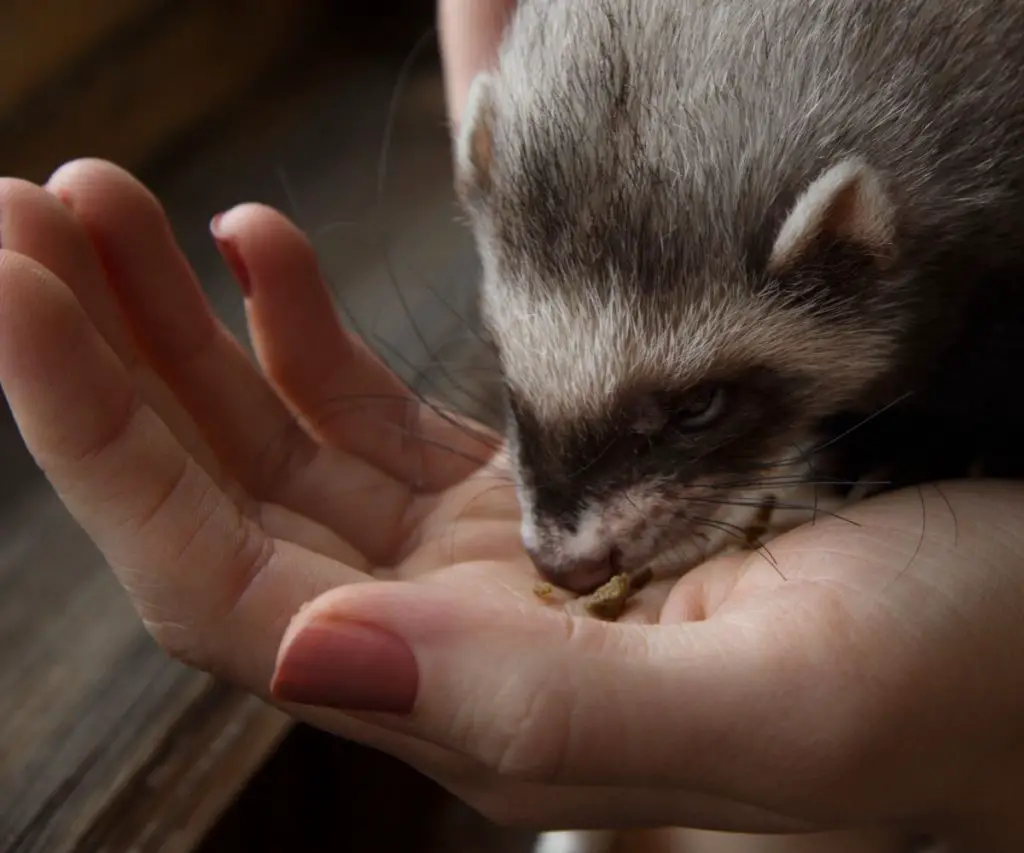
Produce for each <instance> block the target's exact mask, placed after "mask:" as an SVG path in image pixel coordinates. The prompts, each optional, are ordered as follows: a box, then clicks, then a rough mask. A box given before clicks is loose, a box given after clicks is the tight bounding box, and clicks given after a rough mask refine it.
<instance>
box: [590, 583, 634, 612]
mask: <svg viewBox="0 0 1024 853" xmlns="http://www.w3.org/2000/svg"><path fill="white" fill-rule="evenodd" d="M633 592H634V589H633V584H632V582H631V581H630V578H629V575H626V574H621V575H615V577H613V578H612V579H611V580H610V581H608V583H606V584H605V585H604V586H602V587H599V588H598V589H597V590H596V591H595V592H593V593H591V595H590V597H589V598H588V599H587V602H586V610H587V613H589V614H590V615H591V616H594V617H596V618H597V619H603V620H605V621H606V622H614V621H615V620H616V619H618V618H619V617H620V616H621V615H622V614H623V613H624V612H625V610H626V604H627V602H628V601H629V598H630V596H631V595H632V594H633Z"/></svg>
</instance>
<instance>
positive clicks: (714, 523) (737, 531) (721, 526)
mask: <svg viewBox="0 0 1024 853" xmlns="http://www.w3.org/2000/svg"><path fill="white" fill-rule="evenodd" d="M687 518H689V519H690V520H691V521H693V522H694V523H695V524H696V525H698V526H700V525H704V526H706V527H712V528H714V529H715V530H718V531H719V532H721V533H725V534H726V535H730V536H732V537H733V538H734V539H736V540H737V541H738V542H742V543H743V545H744V546H749V545H750V544H753V545H755V546H756V547H755V549H754V550H755V551H756V552H757V553H760V554H762V556H764V557H765V560H766V562H767V563H768V564H769V565H770V566H771V567H772V568H773V569H775V571H776V572H777V573H778V575H779V577H781V578H782V579H783V580H787V578H786V576H785V575H783V574H782V572H780V571H779V563H778V560H776V559H775V555H774V554H772V552H771V551H770V550H769V549H768V546H767V545H765V544H764V543H763V542H762V541H761V540H760V539H755V540H754V541H753V543H751V541H750V535H749V533H748V531H746V530H744V529H743V528H742V527H740V526H738V525H736V524H731V523H730V522H728V521H721V520H720V519H711V518H704V517H702V516H699V515H688V516H687ZM762 552H763V553H762Z"/></svg>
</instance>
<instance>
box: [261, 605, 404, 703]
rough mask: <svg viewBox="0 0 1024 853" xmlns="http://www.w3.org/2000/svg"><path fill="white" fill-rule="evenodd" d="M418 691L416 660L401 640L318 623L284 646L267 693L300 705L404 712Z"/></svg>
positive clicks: (357, 626)
mask: <svg viewBox="0 0 1024 853" xmlns="http://www.w3.org/2000/svg"><path fill="white" fill-rule="evenodd" d="M418 688H419V670H418V667H417V665H416V658H415V657H414V655H413V653H412V650H411V649H410V648H409V646H408V645H406V643H405V642H404V641H403V640H402V639H400V638H399V637H396V636H395V635H394V634H392V633H390V632H388V631H384V630H382V629H380V628H376V627H374V626H372V625H364V624H361V623H356V622H342V621H335V620H330V619H321V620H317V621H313V622H311V623H310V624H309V625H307V626H306V627H305V628H303V629H302V630H301V631H300V632H299V633H298V634H297V635H296V636H295V637H294V638H293V639H292V640H291V642H290V643H289V644H288V646H287V647H286V648H285V650H284V652H283V654H282V656H281V660H280V662H279V663H278V666H277V672H275V673H274V680H273V683H272V685H271V693H272V695H273V696H274V697H275V698H277V699H279V700H281V701H283V702H294V703H296V704H300V705H318V706H321V707H330V708H337V709H339V710H343V711H378V712H385V713H392V714H407V713H409V712H410V711H411V710H412V708H413V706H414V704H415V702H416V693H417V690H418Z"/></svg>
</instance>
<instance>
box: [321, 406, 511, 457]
mask: <svg viewBox="0 0 1024 853" xmlns="http://www.w3.org/2000/svg"><path fill="white" fill-rule="evenodd" d="M355 396H356V397H363V396H365V397H366V398H368V400H369V402H374V401H375V395H372V394H367V395H355ZM376 399H377V400H379V401H381V402H386V401H391V400H394V401H395V402H399V401H402V402H407V403H410V404H413V405H422V402H421V401H419V400H416V399H409V398H403V397H399V396H397V395H387V394H381V395H379V396H378V397H377V398H376ZM350 403H353V404H354V405H349V404H350ZM360 405H365V403H364V402H363V401H361V400H353V399H351V398H349V397H348V396H347V395H346V396H345V397H344V398H341V399H339V400H338V401H336V402H335V401H332V400H327V401H326V402H325V403H324V408H323V413H322V415H320V416H318V423H320V424H324V423H326V422H327V421H328V420H329V419H330V418H331V417H336V416H341V415H344V414H347V413H349V412H355V411H358V409H359V406H360ZM446 420H447V421H448V422H449V423H454V422H453V421H452V420H450V419H448V418H446ZM381 422H382V423H386V424H387V426H388V427H389V428H390V429H393V430H394V431H395V432H397V433H399V434H401V435H405V436H408V437H410V438H412V439H413V440H414V441H416V442H417V443H419V444H423V445H427V446H429V447H434V448H437V449H438V450H444V451H446V452H448V453H451V454H452V455H453V456H458V457H459V458H461V459H464V460H466V461H467V462H473V463H474V464H476V465H478V466H480V467H483V466H485V465H487V464H488V463H489V462H490V461H491V459H492V458H493V454H492V455H490V456H474V455H473V454H472V453H469V452H468V451H465V450H460V449H459V448H457V447H453V446H452V445H450V444H446V443H445V442H443V441H438V440H437V439H433V438H429V437H427V436H425V435H423V434H422V433H421V432H420V431H419V430H417V429H414V428H411V427H408V426H403V425H401V424H398V423H396V422H394V421H384V420H383V419H382V421H381ZM480 438H481V441H483V440H484V439H485V436H483V435H482V434H481V435H480ZM492 441H493V439H492ZM485 446H486V445H485Z"/></svg>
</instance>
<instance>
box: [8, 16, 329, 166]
mask: <svg viewBox="0 0 1024 853" xmlns="http://www.w3.org/2000/svg"><path fill="white" fill-rule="evenodd" d="M94 5H95V6H96V9H95V11H94V10H93V6H94ZM0 8H2V4H0ZM321 12H322V4H321V3H319V2H318V0H173V2H166V1H165V2H145V1H144V0H99V2H93V0H90V2H87V3H83V2H81V0H63V2H59V0H46V2H45V3H36V2H32V3H29V2H19V3H15V4H14V5H13V6H12V7H11V8H10V9H8V10H7V11H0V27H3V29H0V32H2V33H3V37H4V39H5V49H4V51H3V54H4V57H3V64H2V65H0V80H2V79H4V77H3V73H2V72H4V71H5V70H6V73H7V75H8V77H7V81H8V82H7V83H6V84H5V85H6V89H3V88H0V170H2V171H3V172H4V173H6V174H14V175H18V176H19V177H25V178H28V179H30V180H37V181H38V180H45V178H46V176H47V175H49V174H50V172H52V171H53V170H54V169H55V168H56V167H57V166H58V165H60V164H61V163H62V162H64V161H65V160H67V159H70V158H71V157H75V156H80V155H81V154H82V153H87V154H89V155H91V156H101V157H105V158H108V159H112V160H116V161H118V162H120V163H123V164H124V165H126V166H129V167H131V168H138V167H140V166H142V165H145V164H148V162H149V160H150V159H151V158H153V157H155V156H157V155H158V154H159V153H162V152H163V150H165V149H166V148H168V147H169V146H170V145H172V144H173V143H174V142H175V141H177V139H178V137H180V136H181V135H182V134H184V133H187V132H188V131H190V130H191V129H192V128H194V127H195V126H196V125H197V124H199V123H200V122H202V121H203V120H204V119H205V118H207V117H209V116H210V115H212V114H214V113H215V112H216V111H217V110H219V109H220V108H221V107H223V106H224V105H225V104H227V103H228V102H229V101H230V100H231V99H233V98H236V97H238V96H239V95H240V94H241V93H242V92H244V91H246V90H247V89H248V88H250V87H251V86H252V85H253V84H254V83H255V82H256V81H258V80H260V78H261V77H262V76H263V75H264V74H266V73H267V72H268V71H269V70H270V69H271V68H272V67H273V66H274V65H275V63H280V62H282V61H284V60H287V59H289V58H291V57H295V56H297V55H299V54H301V52H302V51H303V50H304V49H305V44H306V43H307V42H308V41H309V39H310V38H311V36H312V35H313V34H315V33H316V32H317V22H318V20H319V19H320V18H321V17H322V15H321ZM5 19H6V20H5ZM7 40H9V41H10V42H12V43H13V45H14V47H13V49H8V48H7Z"/></svg>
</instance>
